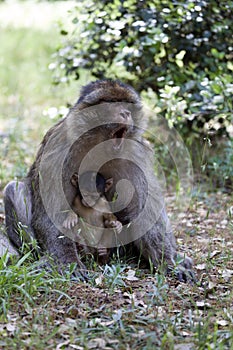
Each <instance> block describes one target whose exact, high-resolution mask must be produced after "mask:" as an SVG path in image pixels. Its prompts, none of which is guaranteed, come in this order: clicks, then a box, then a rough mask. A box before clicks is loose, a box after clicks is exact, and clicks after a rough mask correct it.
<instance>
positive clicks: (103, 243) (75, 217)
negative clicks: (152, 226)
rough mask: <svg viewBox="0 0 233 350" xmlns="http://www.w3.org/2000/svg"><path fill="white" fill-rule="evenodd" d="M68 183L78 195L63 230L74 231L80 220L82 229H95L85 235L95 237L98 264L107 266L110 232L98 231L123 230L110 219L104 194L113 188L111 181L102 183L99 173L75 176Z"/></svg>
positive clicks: (109, 211) (108, 207) (75, 174)
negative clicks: (87, 227)
mask: <svg viewBox="0 0 233 350" xmlns="http://www.w3.org/2000/svg"><path fill="white" fill-rule="evenodd" d="M71 183H72V185H73V186H74V187H76V188H77V195H76V197H75V199H74V201H73V203H72V209H73V210H72V211H70V212H69V213H68V216H67V218H66V219H65V220H64V222H63V227H64V228H67V229H71V228H73V227H74V226H75V225H77V224H78V223H79V217H80V218H82V229H84V230H85V223H87V224H89V225H92V226H95V227H96V228H97V230H96V229H94V228H93V230H92V229H91V230H90V229H87V230H88V231H89V232H88V234H89V236H92V237H93V235H94V237H93V239H94V242H96V243H95V244H96V248H97V255H98V260H99V261H100V262H101V263H106V262H107V260H108V258H109V251H110V249H107V247H109V246H110V245H111V242H112V236H111V234H110V232H109V231H107V232H106V231H105V232H103V230H101V229H100V228H110V229H113V230H114V231H115V232H116V233H117V234H119V233H120V232H121V230H122V224H121V222H120V221H118V220H117V218H116V217H115V215H113V213H112V212H111V208H110V205H109V203H108V201H107V200H106V198H105V193H106V192H108V191H109V189H110V188H111V187H112V185H113V179H112V178H109V179H105V178H104V177H103V176H102V175H101V174H100V173H96V172H94V171H87V172H85V173H83V174H82V175H80V176H79V175H78V174H77V173H74V174H73V175H72V177H71ZM80 221H81V220H80ZM90 231H92V232H90Z"/></svg>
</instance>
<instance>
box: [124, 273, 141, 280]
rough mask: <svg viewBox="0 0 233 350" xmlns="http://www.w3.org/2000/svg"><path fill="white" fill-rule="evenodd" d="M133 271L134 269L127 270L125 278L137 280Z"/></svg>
mask: <svg viewBox="0 0 233 350" xmlns="http://www.w3.org/2000/svg"><path fill="white" fill-rule="evenodd" d="M135 273H136V271H135V270H128V271H127V275H126V276H125V279H127V280H128V281H138V278H137V277H135Z"/></svg>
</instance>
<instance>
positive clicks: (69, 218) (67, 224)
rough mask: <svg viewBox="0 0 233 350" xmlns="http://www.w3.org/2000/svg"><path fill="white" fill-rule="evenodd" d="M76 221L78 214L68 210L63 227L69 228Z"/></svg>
mask: <svg viewBox="0 0 233 350" xmlns="http://www.w3.org/2000/svg"><path fill="white" fill-rule="evenodd" d="M77 223H78V215H76V214H75V212H73V211H70V212H69V213H68V215H67V218H66V219H65V220H64V222H63V227H64V228H67V229H68V230H70V229H71V228H73V227H74V226H75V225H77Z"/></svg>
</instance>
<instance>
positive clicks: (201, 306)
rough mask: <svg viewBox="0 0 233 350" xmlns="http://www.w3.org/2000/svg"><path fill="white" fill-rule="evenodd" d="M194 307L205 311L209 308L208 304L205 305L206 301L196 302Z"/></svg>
mask: <svg viewBox="0 0 233 350" xmlns="http://www.w3.org/2000/svg"><path fill="white" fill-rule="evenodd" d="M196 305H197V307H198V309H205V308H208V309H209V308H211V305H210V303H207V302H206V301H204V300H203V301H197V302H196Z"/></svg>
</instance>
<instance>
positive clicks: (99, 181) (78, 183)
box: [71, 171, 113, 207]
mask: <svg viewBox="0 0 233 350" xmlns="http://www.w3.org/2000/svg"><path fill="white" fill-rule="evenodd" d="M71 183H72V185H73V186H75V187H76V188H77V192H78V193H77V194H78V195H79V196H80V198H81V201H82V204H83V205H84V206H85V207H93V206H94V205H95V204H96V203H97V202H98V200H99V199H100V197H102V196H104V194H105V193H106V192H108V191H109V189H110V188H111V187H112V185H113V179H112V178H110V179H105V178H104V176H103V175H102V174H100V173H99V172H95V171H86V172H85V173H82V174H81V175H79V174H77V173H74V174H73V175H72V177H71Z"/></svg>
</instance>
